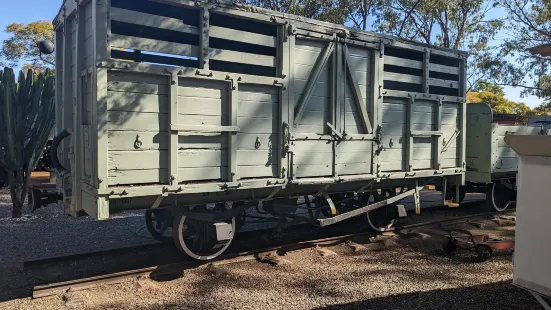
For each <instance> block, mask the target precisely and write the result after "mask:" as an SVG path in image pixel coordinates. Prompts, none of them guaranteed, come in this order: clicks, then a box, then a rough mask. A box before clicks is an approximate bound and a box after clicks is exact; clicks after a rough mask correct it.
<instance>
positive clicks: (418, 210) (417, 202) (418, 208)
mask: <svg viewBox="0 0 551 310" xmlns="http://www.w3.org/2000/svg"><path fill="white" fill-rule="evenodd" d="M419 198H420V196H419V181H415V192H414V193H413V202H414V204H415V214H421V201H420V199H419Z"/></svg>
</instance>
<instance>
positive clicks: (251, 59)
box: [209, 48, 276, 67]
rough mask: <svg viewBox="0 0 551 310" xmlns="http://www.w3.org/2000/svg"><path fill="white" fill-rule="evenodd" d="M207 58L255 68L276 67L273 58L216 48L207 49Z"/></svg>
mask: <svg viewBox="0 0 551 310" xmlns="http://www.w3.org/2000/svg"><path fill="white" fill-rule="evenodd" d="M209 56H210V59H215V60H222V61H229V62H237V63H243V64H251V65H257V66H269V67H274V66H276V58H275V57H274V56H266V55H260V54H251V53H244V52H236V51H230V50H223V49H217V48H209Z"/></svg>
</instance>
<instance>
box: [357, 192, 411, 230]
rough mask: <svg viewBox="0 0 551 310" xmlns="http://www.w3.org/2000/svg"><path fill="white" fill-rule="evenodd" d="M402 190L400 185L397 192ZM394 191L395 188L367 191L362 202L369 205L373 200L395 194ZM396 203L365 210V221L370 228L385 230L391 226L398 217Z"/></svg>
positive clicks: (377, 200) (380, 199)
mask: <svg viewBox="0 0 551 310" xmlns="http://www.w3.org/2000/svg"><path fill="white" fill-rule="evenodd" d="M404 190H405V188H403V187H402V188H401V189H400V193H399V194H401V193H403V192H404ZM396 191H397V188H389V189H380V190H377V192H374V193H369V194H368V195H367V197H365V199H364V200H363V202H364V203H366V204H367V205H369V204H373V203H375V202H379V201H383V200H385V199H387V198H390V197H394V196H396ZM397 204H398V202H394V203H391V204H388V205H386V206H382V207H380V208H377V209H375V210H373V211H369V212H367V213H366V216H367V222H368V223H369V226H370V227H371V229H373V230H374V231H379V232H385V231H387V230H389V229H390V228H392V226H393V225H394V222H395V221H396V219H397V218H398V217H399V214H398V208H397Z"/></svg>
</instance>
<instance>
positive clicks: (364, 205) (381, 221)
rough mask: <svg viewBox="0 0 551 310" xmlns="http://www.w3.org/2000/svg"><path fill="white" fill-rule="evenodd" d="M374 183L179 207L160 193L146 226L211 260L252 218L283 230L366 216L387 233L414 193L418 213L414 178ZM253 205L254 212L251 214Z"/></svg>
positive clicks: (162, 238) (158, 236) (375, 227)
mask: <svg viewBox="0 0 551 310" xmlns="http://www.w3.org/2000/svg"><path fill="white" fill-rule="evenodd" d="M373 183H374V182H369V183H368V184H367V185H366V186H364V187H363V188H362V189H361V190H358V191H351V192H339V193H328V192H326V191H324V190H320V191H319V192H318V193H316V194H314V195H303V196H294V197H282V198H274V199H269V200H260V201H258V200H251V201H239V202H231V203H229V202H218V203H210V204H197V205H191V206H178V207H158V205H160V204H161V201H162V200H163V196H160V197H159V198H158V199H157V200H156V203H155V204H154V205H153V206H152V208H151V209H149V210H147V211H146V226H147V228H148V230H149V232H150V233H151V235H152V236H153V237H154V238H155V239H157V240H159V241H161V242H165V243H171V242H173V243H174V244H175V245H176V247H177V248H178V249H179V250H181V251H182V252H184V253H185V254H187V255H188V256H190V257H192V258H194V259H198V260H211V259H214V258H215V257H217V256H219V255H220V254H222V253H223V252H224V251H225V250H226V249H227V248H228V247H229V246H230V244H231V242H232V240H233V238H234V237H235V235H236V234H237V233H238V232H239V230H240V229H241V227H242V226H243V225H244V224H245V223H246V222H248V221H249V220H254V221H255V222H272V223H277V225H276V227H275V228H274V231H278V232H280V231H282V230H283V229H285V228H287V227H289V226H291V225H295V224H299V223H309V224H312V225H314V226H317V227H325V226H330V225H334V224H337V223H339V222H341V221H344V220H348V219H350V218H353V217H357V216H365V219H366V226H368V227H370V228H371V229H372V230H374V231H378V232H384V231H387V230H388V229H390V228H392V226H393V224H394V223H395V221H396V220H397V219H399V218H400V217H405V216H407V212H406V210H405V207H404V206H403V205H399V204H398V203H399V202H400V201H401V200H402V199H404V198H406V197H408V196H413V197H414V204H415V210H416V212H419V210H420V199H419V192H420V190H421V189H422V188H423V186H420V185H419V181H417V180H415V181H414V180H411V182H410V184H411V185H410V186H404V185H402V186H400V187H383V188H377V187H373ZM444 195H445V193H444ZM443 197H444V196H443ZM253 209H254V211H255V212H254V213H255V214H250V213H251V212H249V211H250V210H253Z"/></svg>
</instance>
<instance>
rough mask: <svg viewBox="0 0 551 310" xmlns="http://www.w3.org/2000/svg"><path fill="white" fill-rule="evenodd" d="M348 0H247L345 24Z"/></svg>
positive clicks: (266, 7) (262, 6)
mask: <svg viewBox="0 0 551 310" xmlns="http://www.w3.org/2000/svg"><path fill="white" fill-rule="evenodd" d="M345 1H346V0H343V1H340V0H304V1H299V0H246V1H245V3H247V4H251V5H254V6H258V7H261V8H265V9H269V10H273V11H278V12H282V13H289V14H294V15H300V16H304V17H307V18H313V19H317V20H321V21H326V22H330V23H335V24H343V23H344V21H345V18H346V16H347V14H348V8H347V5H346V4H347V2H345Z"/></svg>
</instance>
